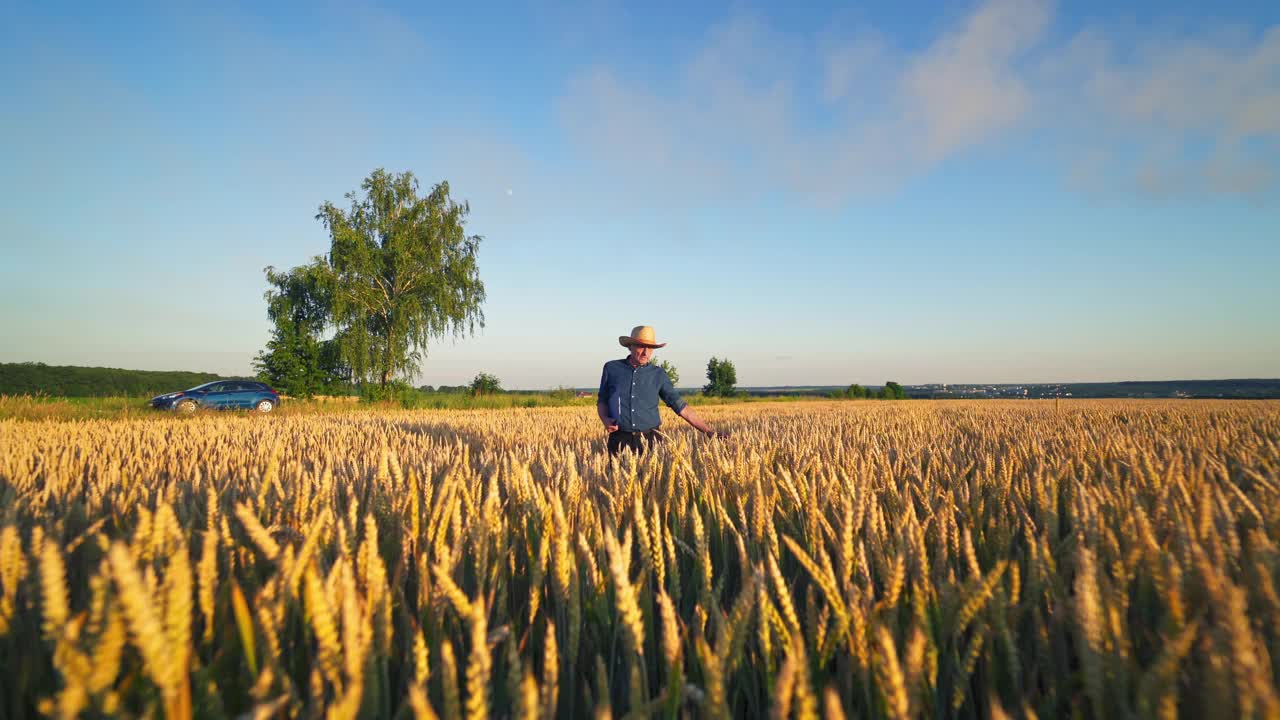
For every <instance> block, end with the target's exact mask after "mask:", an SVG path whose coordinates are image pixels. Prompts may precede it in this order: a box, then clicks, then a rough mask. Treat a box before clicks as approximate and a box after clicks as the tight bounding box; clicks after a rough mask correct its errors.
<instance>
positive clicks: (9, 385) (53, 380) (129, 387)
mask: <svg viewBox="0 0 1280 720" xmlns="http://www.w3.org/2000/svg"><path fill="white" fill-rule="evenodd" d="M221 377H222V376H220V375H215V374H213V373H199V372H184V371H179V370H173V371H156V370H123V369H121V368H103V367H76V366H73V365H45V364H44V363H39V362H26V363H0V395H37V394H43V395H56V396H59V397H120V396H135V397H137V396H147V397H150V396H152V395H159V394H160V393H165V392H172V391H174V390H186V389H187V388H190V387H195V386H196V385H199V384H201V383H207V382H210V381H213V380H219V379H221Z"/></svg>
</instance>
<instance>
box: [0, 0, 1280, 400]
mask: <svg viewBox="0 0 1280 720" xmlns="http://www.w3.org/2000/svg"><path fill="white" fill-rule="evenodd" d="M690 5H693V6H696V7H694V8H692V9H691V8H690V7H687V6H686V4H685V3H666V4H664V3H656V4H644V5H643V6H641V4H637V3H621V2H589V3H585V4H568V3H554V2H546V3H543V2H537V3H533V2H529V3H514V4H499V3H485V4H474V5H471V6H470V7H469V8H468V9H467V10H466V11H465V12H464V11H462V10H461V9H452V8H451V9H444V10H440V9H437V8H434V7H432V6H431V5H430V4H422V3H412V4H406V5H404V6H392V5H382V6H346V5H341V4H328V5H326V4H322V3H316V4H299V5H293V6H290V5H284V4H272V7H271V8H269V9H262V8H259V7H255V6H254V5H243V6H239V7H236V6H233V5H231V4H226V5H225V6H219V7H211V6H208V4H205V5H197V4H187V3H157V4H136V5H135V4H128V5H125V4H121V6H120V7H108V6H107V5H102V4H82V5H76V4H62V3H39V4H26V3H18V4H14V3H8V2H4V3H0V18H3V22H0V309H2V311H3V312H2V313H0V361H7V362H11V361H26V360H37V361H43V362H48V363H51V364H52V363H58V364H81V365H107V366H114V367H130V368H144V369H190V370H210V371H215V372H222V373H245V372H248V371H249V367H250V365H249V363H250V360H251V358H252V357H253V355H254V354H255V353H256V352H257V351H258V350H259V349H261V348H262V346H263V344H264V343H265V341H266V339H267V336H268V333H269V324H268V322H267V319H266V313H265V306H264V302H263V300H262V293H263V291H264V290H265V289H266V288H265V283H264V279H263V273H262V269H263V268H264V267H265V266H267V265H274V266H277V267H289V266H293V265H297V264H301V263H303V262H305V261H306V260H307V259H308V258H310V257H311V256H313V255H316V254H320V253H323V252H325V251H326V250H327V247H328V238H327V236H326V235H325V233H324V230H323V228H322V226H321V225H320V223H319V222H317V221H316V220H315V219H314V215H315V212H316V208H317V206H318V205H320V203H322V202H323V201H325V200H332V201H334V202H336V203H339V204H343V200H342V196H343V194H344V193H346V192H348V191H351V190H353V189H355V188H357V187H358V186H359V183H360V181H361V180H362V179H363V178H364V177H365V176H366V175H367V174H368V173H369V172H370V171H371V170H373V169H374V168H377V167H385V168H387V169H388V170H393V171H401V170H412V171H413V172H414V173H415V174H416V175H417V176H418V177H419V178H420V180H421V181H422V182H423V184H424V186H427V185H429V184H431V183H434V182H437V181H440V180H448V181H449V182H450V185H451V187H452V190H453V195H454V197H455V198H458V199H465V200H467V201H469V202H470V203H471V207H472V215H471V221H470V224H469V230H470V231H471V232H474V233H478V234H480V235H482V236H484V238H485V239H484V242H483V243H482V245H481V250H480V269H481V277H482V279H483V280H484V281H485V283H486V286H487V290H488V296H489V299H488V302H487V303H486V306H485V308H484V311H485V315H486V318H487V322H486V326H485V328H484V329H483V330H481V331H480V332H479V333H478V334H477V335H476V336H474V337H467V338H463V339H458V340H456V341H455V340H452V339H446V340H443V341H440V342H438V343H436V344H434V345H432V346H431V347H430V348H429V350H428V357H427V360H426V362H425V363H424V372H423V375H422V376H421V378H419V382H422V383H429V384H460V383H464V382H467V381H468V380H470V378H471V377H473V376H474V375H475V374H476V373H477V372H479V371H486V372H491V373H494V374H496V375H498V376H499V377H500V378H501V379H502V380H503V383H504V385H505V386H507V387H517V388H539V387H553V386H557V385H574V386H590V385H592V384H593V383H595V382H596V381H597V380H598V378H599V368H600V365H601V364H602V363H603V362H604V361H605V360H607V359H610V358H612V357H616V356H619V355H620V354H621V353H622V350H621V349H620V348H619V347H618V346H617V344H616V338H617V336H618V335H620V334H626V333H627V332H628V331H629V330H630V328H631V327H632V326H633V325H637V324H649V325H654V326H655V327H656V328H657V331H658V335H659V338H660V339H662V340H665V341H667V342H669V346H668V347H667V348H666V349H664V350H662V351H660V353H659V356H660V357H664V358H666V359H668V360H671V361H672V362H673V363H675V364H676V366H677V367H678V368H679V369H680V372H681V375H682V377H683V380H684V382H683V383H682V384H683V385H689V386H692V385H696V384H699V383H700V382H701V377H702V375H703V373H704V369H705V366H706V362H707V360H708V359H709V358H710V357H711V356H713V355H714V356H718V357H728V358H730V359H731V360H733V361H734V362H735V365H736V366H737V369H738V378H739V382H740V384H743V385H780V384H811V383H813V384H847V383H852V382H860V383H864V384H880V383H882V382H883V381H885V380H888V379H894V380H897V381H899V382H904V383H924V382H1047V381H1070V380H1080V381H1084V380H1114V379H1161V378H1211V377H1217V378H1221V377H1277V376H1280V320H1277V308H1280V241H1277V238H1280V205H1278V203H1277V201H1278V200H1280V5H1277V4H1276V3H1264V2H1258V3H1246V2H1235V3H1229V4H1227V5H1226V6H1224V7H1217V8H1211V9H1208V8H1207V6H1205V5H1204V4H1203V3H1189V2H1162V3H1155V2H1142V3H1131V4H1117V3H1103V2H1071V3H1065V2H1064V3H1059V4H1057V5H1054V4H1051V3H1047V2H1042V1H1040V0H987V1H985V2H978V3H965V4H958V3H957V4H951V3H948V4H945V5H944V4H934V3H922V2H883V3H872V4H868V5H865V6H860V7H857V8H852V7H848V6H845V5H843V4H830V5H823V4H817V3H813V4H810V3H805V4H803V5H804V9H802V10H800V9H795V8H784V7H783V6H782V4H774V3H768V4H765V3H750V2H732V3H710V2H709V3H694V4H690Z"/></svg>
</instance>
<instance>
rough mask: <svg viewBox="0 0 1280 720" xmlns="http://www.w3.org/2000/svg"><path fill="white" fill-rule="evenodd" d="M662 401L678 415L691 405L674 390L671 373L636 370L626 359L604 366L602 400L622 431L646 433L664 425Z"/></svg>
mask: <svg viewBox="0 0 1280 720" xmlns="http://www.w3.org/2000/svg"><path fill="white" fill-rule="evenodd" d="M658 398H662V402H664V403H666V404H667V407H669V408H671V410H672V411H674V412H675V413H676V414H677V415H679V414H680V413H681V412H683V411H684V409H685V407H686V406H687V405H688V404H689V403H687V402H685V401H684V398H682V397H680V394H679V393H677V392H676V389H675V388H674V387H672V385H671V378H669V377H667V371H665V370H663V369H662V368H660V367H658V366H657V365H653V364H652V363H650V364H647V365H641V366H640V367H638V368H633V367H631V363H629V362H627V360H626V359H625V358H624V359H622V360H610V361H609V362H607V363H605V364H604V373H603V374H601V376H600V394H599V396H598V399H599V401H600V402H603V403H607V404H608V406H609V416H610V417H612V418H613V419H614V420H617V421H618V429H619V430H627V431H629V432H642V431H644V430H652V429H653V428H656V427H658V426H659V425H661V424H662V418H661V417H660V416H659V415H658Z"/></svg>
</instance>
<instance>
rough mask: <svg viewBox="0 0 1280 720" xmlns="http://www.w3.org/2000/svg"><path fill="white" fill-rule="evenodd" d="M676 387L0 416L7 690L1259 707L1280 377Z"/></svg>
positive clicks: (240, 704) (1269, 699)
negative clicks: (1100, 385)
mask: <svg viewBox="0 0 1280 720" xmlns="http://www.w3.org/2000/svg"><path fill="white" fill-rule="evenodd" d="M664 412H665V411H664ZM699 412H700V414H702V415H703V416H704V417H707V418H708V419H709V420H710V421H711V422H713V423H714V424H715V425H716V426H717V427H723V428H727V429H729V430H732V431H733V437H732V438H730V439H728V440H720V441H713V440H706V439H703V438H696V437H694V436H693V435H692V433H691V431H690V430H689V429H688V428H685V427H683V423H680V422H679V421H678V420H674V419H673V418H671V416H669V415H667V416H666V419H667V421H668V422H667V425H666V428H667V429H668V432H669V435H670V441H669V442H668V443H666V444H665V445H663V446H661V447H660V448H659V449H658V450H657V451H655V452H652V453H649V454H647V455H645V456H643V457H642V458H640V459H639V460H638V461H637V459H636V458H635V457H634V456H631V455H626V456H624V457H623V458H622V459H620V460H615V461H611V460H610V459H609V457H608V456H607V454H605V453H604V449H603V441H604V436H603V435H604V434H603V431H602V430H601V429H600V425H599V422H598V421H597V420H596V419H595V416H594V411H593V409H590V408H579V407H574V408H558V409H528V410H524V409H522V410H500V411H468V412H459V411H403V412H390V411H379V412H369V413H345V414H341V415H300V416H294V417H290V416H287V415H286V416H278V417H266V418H261V417H245V416H241V415H198V416H196V417H192V418H175V417H171V416H164V415H157V416H156V417H154V418H147V419H129V420H119V421H100V420H90V421H77V422H18V421H14V420H8V421H0V667H3V668H4V671H3V672H0V718H6V719H7V718H20V717H29V716H34V715H47V716H57V717H76V716H89V717H92V716H103V715H110V716H128V717H132V716H148V717H161V716H163V717H191V716H198V717H224V716H249V717H255V718H268V717H320V716H325V717H330V716H331V717H338V718H352V717H368V718H382V717H410V716H413V717H428V718H430V717H442V718H458V717H464V716H465V717H467V718H484V717H511V718H533V717H615V718H621V717H628V716H635V717H654V716H660V717H763V716H766V715H767V716H769V717H775V718H784V717H790V716H794V717H800V718H810V717H817V716H823V717H833V718H839V717H891V718H907V717H983V718H986V717H993V718H1000V717H1045V718H1047V717H1059V716H1067V715H1070V716H1076V717H1086V718H1087V717H1094V718H1103V717H1108V718H1115V717H1170V718H1172V717H1267V718H1275V717H1280V691H1278V690H1277V687H1278V685H1280V674H1278V672H1277V670H1278V669H1277V667H1276V665H1275V660H1274V658H1275V657H1276V653H1277V652H1278V651H1280V587H1277V571H1278V570H1280V403H1275V402H1227V401H1181V402H1175V401H1074V402H1066V403H1062V404H1061V405H1060V406H1055V405H1054V403H1053V402H1051V401H1049V402H1035V401H1026V402H1001V401H978V402H946V401H944V402H929V401H910V402H813V403H788V404H776V405H774V404H755V405H739V406H732V405H730V406H704V407H702V408H700V410H699Z"/></svg>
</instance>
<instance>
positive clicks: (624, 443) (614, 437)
mask: <svg viewBox="0 0 1280 720" xmlns="http://www.w3.org/2000/svg"><path fill="white" fill-rule="evenodd" d="M665 439H666V438H664V437H662V433H660V432H658V431H657V430H643V431H641V432H627V431H626V430H615V431H614V432H611V433H609V454H610V455H617V454H618V453H619V452H621V451H622V450H623V448H629V449H631V450H634V451H635V452H636V454H637V455H638V454H641V453H643V452H644V451H645V450H647V449H649V448H650V447H652V446H653V444H654V443H656V442H662V441H663V440H665Z"/></svg>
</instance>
